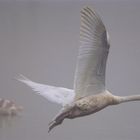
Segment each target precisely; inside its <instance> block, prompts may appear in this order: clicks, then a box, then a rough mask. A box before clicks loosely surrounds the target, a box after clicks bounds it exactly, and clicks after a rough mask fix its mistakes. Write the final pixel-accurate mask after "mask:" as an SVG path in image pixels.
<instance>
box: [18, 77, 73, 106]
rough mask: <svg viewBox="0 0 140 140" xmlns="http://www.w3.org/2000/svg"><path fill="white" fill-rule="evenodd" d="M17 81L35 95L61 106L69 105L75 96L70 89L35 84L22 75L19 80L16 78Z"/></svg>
mask: <svg viewBox="0 0 140 140" xmlns="http://www.w3.org/2000/svg"><path fill="white" fill-rule="evenodd" d="M17 80H19V81H21V82H23V83H25V84H26V85H28V86H29V87H31V88H32V90H34V91H35V93H36V94H39V95H41V96H43V97H45V98H46V99H47V100H49V101H51V102H53V103H57V104H61V105H62V106H65V105H67V104H70V103H71V102H72V101H73V99H74V96H75V94H74V91H73V90H71V89H67V88H62V87H55V86H49V85H44V84H40V83H36V82H33V81H31V80H29V79H28V78H26V77H25V76H23V75H20V78H17Z"/></svg>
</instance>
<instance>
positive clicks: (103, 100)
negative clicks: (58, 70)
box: [18, 7, 140, 131]
mask: <svg viewBox="0 0 140 140" xmlns="http://www.w3.org/2000/svg"><path fill="white" fill-rule="evenodd" d="M109 47H110V44H109V35H108V32H107V31H106V28H105V25H104V24H103V22H102V20H101V18H100V17H99V15H98V14H97V13H96V12H95V11H94V10H91V9H90V8H89V7H85V8H83V9H82V10H81V27H80V47H79V53H78V61H77V65H76V72H75V78H74V90H72V89H67V88H63V87H54V86H49V85H43V84H39V83H35V82H33V81H31V80H29V79H28V78H26V77H24V76H22V75H21V76H20V78H19V79H18V80H19V81H21V82H23V83H25V84H27V85H28V86H30V87H31V88H32V89H33V90H34V91H36V92H35V93H38V94H39V95H42V96H43V97H45V98H46V99H48V100H49V101H51V102H54V103H58V104H60V105H62V109H61V110H60V112H59V113H58V115H56V117H55V118H54V119H53V120H52V121H51V123H50V124H49V131H51V130H52V129H53V128H54V127H55V126H57V125H59V124H61V123H62V122H63V120H64V119H65V118H68V119H73V118H76V117H81V116H85V115H90V114H93V113H95V112H97V111H100V110H101V109H103V108H105V107H107V106H109V105H117V104H120V103H123V102H129V101H137V100H140V95H133V96H123V97H120V96H115V95H113V94H112V93H110V92H109V91H108V90H107V89H106V87H105V70H106V61H107V57H108V53H109Z"/></svg>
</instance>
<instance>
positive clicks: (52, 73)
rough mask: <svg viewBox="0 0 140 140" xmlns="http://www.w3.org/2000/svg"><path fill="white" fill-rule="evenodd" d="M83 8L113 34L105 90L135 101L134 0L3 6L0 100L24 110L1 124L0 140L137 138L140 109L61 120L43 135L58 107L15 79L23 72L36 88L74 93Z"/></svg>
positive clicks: (139, 32) (139, 33) (139, 87)
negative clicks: (93, 11)
mask: <svg viewBox="0 0 140 140" xmlns="http://www.w3.org/2000/svg"><path fill="white" fill-rule="evenodd" d="M85 5H90V6H91V7H92V6H93V7H94V8H95V9H96V11H97V12H98V13H99V14H100V16H101V18H102V19H103V22H104V23H105V25H106V27H107V29H108V32H109V34H110V38H111V48H110V54H109V58H108V64H107V78H106V82H107V84H106V85H107V88H108V89H109V90H110V91H111V92H112V93H114V94H116V95H129V94H140V92H139V91H140V75H139V71H140V45H139V41H140V26H139V25H140V2H139V1H136V0H134V1H131V0H130V1H128V0H123V1H121V0H120V1H117V0H114V1H111V0H110V1H109V0H106V1H105V0H104V1H103V0H99V1H97V0H96V1H94V0H93V1H78V0H77V1H73V2H72V1H70V0H68V1H57V2H56V1H54V0H53V1H45V2H43V1H42V2H41V1H37V0H36V1H31V0H30V1H26V0H25V1H23V0H21V1H20V0H19V1H10V0H9V1H8V0H6V1H3V2H2V1H0V97H3V98H8V99H12V100H15V101H16V102H17V104H20V105H22V106H23V107H24V111H23V112H22V114H21V115H20V116H19V117H15V118H5V119H4V118H1V119H0V140H44V139H47V140H56V139H57V140H58V139H61V140H85V139H88V140H93V139H94V140H139V139H140V102H132V103H126V104H121V105H118V106H113V107H108V108H106V109H104V110H102V111H100V112H98V113H96V114H93V115H90V116H86V117H83V118H78V119H74V120H65V121H64V123H63V124H62V125H61V126H60V127H57V128H56V129H54V131H52V132H51V133H50V134H48V133H47V131H48V123H49V122H50V120H51V119H52V118H53V117H54V115H55V114H56V113H57V112H58V110H59V109H60V107H59V106H58V105H55V104H52V103H50V102H48V101H47V100H46V99H44V98H43V97H40V96H37V95H35V94H34V93H33V92H32V91H31V89H30V88H28V87H26V86H25V85H23V84H21V83H19V82H17V81H16V80H15V79H14V77H16V76H17V75H18V74H19V73H21V74H24V75H25V76H27V77H29V78H30V79H32V80H34V81H37V82H40V83H44V84H45V83H46V84H49V85H55V86H63V87H67V88H72V87H73V77H74V70H75V65H76V56H77V53H78V52H77V51H78V46H79V41H78V39H79V25H80V9H81V8H82V7H83V6H85Z"/></svg>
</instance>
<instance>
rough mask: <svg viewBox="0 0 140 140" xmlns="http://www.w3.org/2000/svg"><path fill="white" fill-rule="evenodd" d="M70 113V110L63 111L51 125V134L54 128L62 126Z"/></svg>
mask: <svg viewBox="0 0 140 140" xmlns="http://www.w3.org/2000/svg"><path fill="white" fill-rule="evenodd" d="M69 113H70V108H67V109H62V110H61V111H60V112H59V113H58V115H57V116H56V117H55V118H54V119H53V120H52V121H51V122H50V123H49V131H48V132H50V131H51V130H52V129H53V128H54V127H56V126H57V125H60V124H61V123H62V122H63V120H64V119H65V118H66V117H68V115H69Z"/></svg>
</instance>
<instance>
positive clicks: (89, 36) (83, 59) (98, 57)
mask: <svg viewBox="0 0 140 140" xmlns="http://www.w3.org/2000/svg"><path fill="white" fill-rule="evenodd" d="M108 52H109V43H108V34H107V31H106V29H105V26H104V24H103V22H102V20H101V19H100V17H99V16H98V14H97V13H96V12H95V11H94V10H91V9H90V8H88V7H86V8H83V9H82V11H81V28H80V48H79V55H78V61H77V67H76V73H75V83H74V90H75V93H76V99H78V98H81V97H84V96H88V95H91V94H98V93H100V92H102V91H104V90H105V69H106V60H107V56H108Z"/></svg>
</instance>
